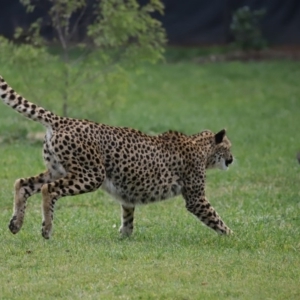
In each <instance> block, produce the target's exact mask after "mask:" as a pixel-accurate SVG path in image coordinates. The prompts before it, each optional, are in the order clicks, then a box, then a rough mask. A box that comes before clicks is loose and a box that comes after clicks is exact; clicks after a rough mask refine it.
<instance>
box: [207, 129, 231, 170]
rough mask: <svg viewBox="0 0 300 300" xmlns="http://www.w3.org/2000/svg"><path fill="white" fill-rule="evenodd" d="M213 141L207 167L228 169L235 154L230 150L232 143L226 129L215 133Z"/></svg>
mask: <svg viewBox="0 0 300 300" xmlns="http://www.w3.org/2000/svg"><path fill="white" fill-rule="evenodd" d="M211 143H212V145H211V151H210V154H209V155H208V157H207V164H206V168H207V169H212V168H218V169H221V170H227V169H228V166H229V165H230V164H231V163H232V162H233V156H232V154H231V151H230V148H231V143H230V141H229V139H228V138H227V137H226V130H225V129H222V130H221V131H219V132H218V133H216V134H213V138H212V139H211Z"/></svg>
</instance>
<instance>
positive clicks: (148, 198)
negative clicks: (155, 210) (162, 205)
mask: <svg viewBox="0 0 300 300" xmlns="http://www.w3.org/2000/svg"><path fill="white" fill-rule="evenodd" d="M101 188H102V189H103V190H105V191H106V192H107V193H109V194H110V195H112V196H113V197H114V198H115V199H116V200H118V201H119V202H121V203H122V204H125V205H127V206H135V205H137V204H148V203H152V202H156V201H161V200H165V199H169V198H173V197H175V196H177V195H180V194H181V190H182V184H181V183H180V182H177V181H175V182H172V183H170V184H164V185H162V186H155V187H154V188H151V187H146V186H145V188H144V189H142V190H141V189H140V190H139V192H138V193H137V192H135V191H134V190H131V191H124V189H123V188H121V187H119V186H118V185H117V184H116V183H115V182H113V181H112V180H110V179H108V178H106V179H105V180H104V182H103V183H102V186H101Z"/></svg>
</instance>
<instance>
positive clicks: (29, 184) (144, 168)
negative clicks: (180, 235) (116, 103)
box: [0, 76, 233, 239]
mask: <svg viewBox="0 0 300 300" xmlns="http://www.w3.org/2000/svg"><path fill="white" fill-rule="evenodd" d="M0 96H1V98H2V100H3V102H4V103H6V104H7V105H9V106H11V107H12V108H13V109H14V110H16V111H17V112H19V113H21V114H22V115H24V116H26V117H28V118H30V119H32V120H34V121H37V122H39V123H41V124H42V125H44V126H45V127H46V135H45V140H44V144H43V158H44V161H45V165H46V171H44V172H43V173H41V174H39V175H37V176H32V177H27V178H21V179H17V180H16V182H15V196H14V213H13V217H12V219H11V221H10V223H9V229H10V231H11V232H12V233H14V234H15V233H17V232H19V230H20V229H21V227H22V224H23V220H24V215H25V208H26V201H27V199H28V197H30V196H32V195H33V194H35V193H39V192H41V194H42V199H43V201H42V209H43V222H42V236H43V237H44V238H46V239H48V238H49V237H50V234H51V230H52V222H53V213H54V206H55V203H56V201H57V200H58V199H59V198H61V197H64V196H72V195H78V194H83V193H87V192H92V191H95V190H97V189H98V188H100V187H101V188H103V189H104V190H105V191H107V192H108V193H110V194H111V195H113V196H114V197H115V198H116V199H117V200H118V201H119V202H120V203H121V207H122V216H121V227H120V232H121V234H123V235H130V234H131V233H132V231H133V221H134V208H135V206H136V205H138V204H147V203H152V202H157V201H161V200H165V199H168V198H171V197H174V196H177V195H180V194H182V195H183V197H184V199H185V202H186V208H187V210H188V211H190V212H191V213H192V214H194V215H195V216H196V217H197V218H199V220H201V221H202V222H203V223H204V224H206V225H207V226H209V227H210V228H212V229H213V230H215V231H216V232H217V233H220V234H229V233H231V230H230V229H229V228H228V227H227V226H226V225H225V223H224V222H223V221H222V220H221V218H220V216H219V215H218V214H217V212H216V211H215V210H214V208H213V207H212V206H211V204H210V203H209V202H208V200H207V198H206V196H205V171H206V169H209V168H214V167H218V168H220V169H227V167H228V165H229V164H231V163H232V161H233V157H232V155H231V152H230V147H231V144H230V141H229V140H228V138H227V137H226V134H225V130H221V131H220V132H218V133H216V134H214V133H213V132H211V131H208V130H206V131H202V132H200V133H198V134H195V135H189V136H188V135H185V134H182V133H179V132H175V131H168V132H165V133H163V134H160V135H157V136H149V135H147V134H144V133H142V132H140V131H138V130H135V129H131V128H121V127H113V126H108V125H104V124H98V123H95V122H91V121H88V120H77V119H71V118H65V117H59V116H57V115H55V114H54V113H52V112H50V111H48V110H45V109H44V108H42V107H39V106H37V105H35V104H33V103H31V102H29V101H27V100H26V99H25V98H23V97H22V96H20V95H18V94H17V93H16V92H15V91H14V90H13V89H12V88H11V87H9V85H8V84H7V83H6V82H5V81H4V79H3V78H2V77H1V76H0Z"/></svg>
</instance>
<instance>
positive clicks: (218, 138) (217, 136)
mask: <svg viewBox="0 0 300 300" xmlns="http://www.w3.org/2000/svg"><path fill="white" fill-rule="evenodd" d="M225 134H226V130H225V129H222V130H221V131H219V132H218V133H216V134H215V141H216V144H220V143H222V142H223V138H224V136H225Z"/></svg>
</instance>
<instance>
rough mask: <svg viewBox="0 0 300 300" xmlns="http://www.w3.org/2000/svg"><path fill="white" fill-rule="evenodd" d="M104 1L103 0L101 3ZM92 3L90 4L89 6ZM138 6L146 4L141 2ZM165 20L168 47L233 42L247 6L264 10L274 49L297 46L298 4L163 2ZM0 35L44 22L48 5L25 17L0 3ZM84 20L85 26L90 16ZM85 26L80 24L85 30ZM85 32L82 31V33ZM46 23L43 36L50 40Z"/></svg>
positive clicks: (9, 1)
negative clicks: (234, 26)
mask: <svg viewBox="0 0 300 300" xmlns="http://www.w3.org/2000/svg"><path fill="white" fill-rule="evenodd" d="M102 1H105V0H102ZM92 2H93V1H92V0H90V3H92ZM140 2H141V3H145V2H147V1H146V0H141V1H140ZM163 2H164V4H165V14H164V16H156V17H157V18H159V19H160V20H161V21H162V22H163V25H164V27H165V28H166V31H167V35H168V40H169V43H170V44H175V45H209V44H224V43H227V42H230V41H231V40H232V36H231V34H230V29H229V26H230V23H231V20H232V14H233V12H234V11H235V10H236V9H238V8H240V7H242V6H245V5H247V6H249V7H250V8H251V9H252V10H256V9H262V8H263V9H265V10H266V14H265V16H264V18H263V20H262V24H261V25H262V31H263V34H264V37H266V39H267V40H268V41H269V42H270V43H271V44H275V45H287V44H290V45H296V44H298V45H300V0H164V1H163ZM0 4H1V6H0V8H1V9H0V35H4V36H6V37H8V38H11V37H12V36H13V33H14V30H15V28H16V27H17V26H21V27H23V28H26V27H28V25H29V24H30V23H31V22H32V21H34V20H35V19H36V18H37V17H43V19H46V15H47V9H48V8H49V6H48V5H47V1H46V0H45V5H43V6H42V7H39V8H38V10H37V11H35V12H34V13H32V14H26V12H25V9H24V7H23V6H22V5H21V4H20V3H19V1H18V0H0ZM85 20H86V21H87V22H88V20H90V16H87V17H86V18H85ZM84 25H86V24H82V27H84ZM81 30H82V31H84V29H81ZM51 31H52V30H51V28H49V27H47V22H45V26H44V28H43V34H44V35H45V36H46V37H48V38H51V35H52V32H51Z"/></svg>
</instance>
